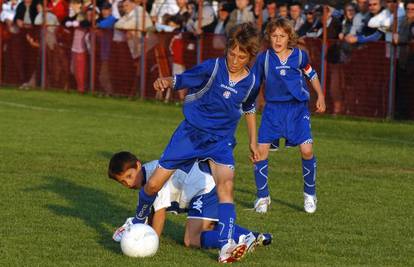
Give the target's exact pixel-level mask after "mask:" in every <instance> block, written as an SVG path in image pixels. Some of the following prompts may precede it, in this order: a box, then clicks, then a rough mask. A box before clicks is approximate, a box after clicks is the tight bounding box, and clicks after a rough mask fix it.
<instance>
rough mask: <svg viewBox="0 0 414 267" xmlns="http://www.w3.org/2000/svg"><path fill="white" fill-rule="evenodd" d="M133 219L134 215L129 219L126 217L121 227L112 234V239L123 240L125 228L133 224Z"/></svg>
mask: <svg viewBox="0 0 414 267" xmlns="http://www.w3.org/2000/svg"><path fill="white" fill-rule="evenodd" d="M132 219H134V217H129V218H128V219H126V221H125V223H124V224H123V225H122V226H121V227H119V228H118V229H116V231H115V233H114V235H113V236H112V239H113V240H114V241H115V242H121V239H122V236H123V235H124V232H125V230H127V229H128V228H129V227H130V226H131V225H133V223H132Z"/></svg>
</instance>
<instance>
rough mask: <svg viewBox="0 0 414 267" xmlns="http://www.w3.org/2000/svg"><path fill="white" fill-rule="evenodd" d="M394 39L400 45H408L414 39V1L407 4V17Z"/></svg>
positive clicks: (409, 0) (404, 18)
mask: <svg viewBox="0 0 414 267" xmlns="http://www.w3.org/2000/svg"><path fill="white" fill-rule="evenodd" d="M393 39H394V42H395V43H396V44H398V45H407V44H408V43H409V42H411V41H412V40H413V39H414V0H408V1H407V2H406V3H405V16H404V17H403V19H402V20H401V23H400V24H399V27H398V34H395V35H394V38H393ZM407 48H408V47H407ZM400 58H402V57H400Z"/></svg>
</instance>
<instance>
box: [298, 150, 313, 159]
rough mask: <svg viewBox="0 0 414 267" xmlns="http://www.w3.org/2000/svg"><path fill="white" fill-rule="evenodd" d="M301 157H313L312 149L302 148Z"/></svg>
mask: <svg viewBox="0 0 414 267" xmlns="http://www.w3.org/2000/svg"><path fill="white" fill-rule="evenodd" d="M301 153H302V158H303V159H311V158H313V151H312V149H304V150H302V151H301Z"/></svg>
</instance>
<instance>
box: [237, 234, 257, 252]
mask: <svg viewBox="0 0 414 267" xmlns="http://www.w3.org/2000/svg"><path fill="white" fill-rule="evenodd" d="M242 242H244V243H245V244H246V246H247V253H250V252H253V251H254V249H255V248H256V246H257V239H256V237H255V236H254V234H253V233H252V232H250V233H248V234H247V235H241V236H240V237H239V244H240V243H242Z"/></svg>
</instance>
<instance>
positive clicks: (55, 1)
mask: <svg viewBox="0 0 414 267" xmlns="http://www.w3.org/2000/svg"><path fill="white" fill-rule="evenodd" d="M47 8H48V10H49V11H50V12H52V13H53V14H55V15H56V17H57V18H58V20H59V22H60V23H62V21H63V20H64V19H65V18H66V17H67V16H68V15H69V5H68V3H67V2H66V0H49V2H48V3H47Z"/></svg>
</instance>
